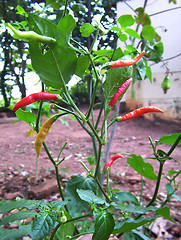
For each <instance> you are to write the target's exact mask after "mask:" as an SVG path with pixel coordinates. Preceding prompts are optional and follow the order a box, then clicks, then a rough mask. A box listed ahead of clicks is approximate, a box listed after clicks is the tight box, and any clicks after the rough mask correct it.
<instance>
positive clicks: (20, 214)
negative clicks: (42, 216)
mask: <svg viewBox="0 0 181 240" xmlns="http://www.w3.org/2000/svg"><path fill="white" fill-rule="evenodd" d="M36 214H37V213H36V212H28V211H26V212H25V211H21V212H17V213H14V214H11V215H8V216H6V217H4V218H1V220H0V225H4V224H6V223H12V222H14V221H19V220H22V219H26V218H30V217H35V215H36Z"/></svg>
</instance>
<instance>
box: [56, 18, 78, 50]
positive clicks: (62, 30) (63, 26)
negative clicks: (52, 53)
mask: <svg viewBox="0 0 181 240" xmlns="http://www.w3.org/2000/svg"><path fill="white" fill-rule="evenodd" d="M75 27H76V22H75V19H74V18H73V17H72V15H66V16H65V17H64V18H62V19H61V20H60V22H59V23H58V24H57V27H56V30H57V42H58V45H60V46H63V47H65V46H67V47H69V42H70V38H71V37H72V31H73V30H74V28H75Z"/></svg>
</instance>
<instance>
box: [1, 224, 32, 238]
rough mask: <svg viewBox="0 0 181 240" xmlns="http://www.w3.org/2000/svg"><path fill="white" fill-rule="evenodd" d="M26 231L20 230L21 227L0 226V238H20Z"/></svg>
mask: <svg viewBox="0 0 181 240" xmlns="http://www.w3.org/2000/svg"><path fill="white" fill-rule="evenodd" d="M28 233H29V231H25V230H21V229H17V230H14V229H12V230H9V229H6V230H4V229H3V228H2V227H0V239H1V240H10V239H11V240H17V239H21V238H22V237H23V236H25V235H26V234H28Z"/></svg>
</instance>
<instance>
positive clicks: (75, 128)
mask: <svg viewBox="0 0 181 240" xmlns="http://www.w3.org/2000/svg"><path fill="white" fill-rule="evenodd" d="M97 115H98V110H95V116H97ZM63 119H64V120H66V121H67V122H68V123H69V126H68V127H67V126H66V125H65V124H62V123H61V122H60V121H57V122H55V123H54V125H53V128H52V129H51V130H50V132H49V134H48V136H47V138H46V144H47V146H48V148H49V149H50V152H51V154H52V156H53V158H55V159H56V158H57V156H58V154H59V151H60V149H61V147H62V146H63V145H64V143H65V142H66V141H67V142H68V144H67V146H66V148H65V149H64V151H63V153H62V155H61V157H65V160H64V161H63V162H62V163H61V164H60V168H59V169H60V175H61V178H62V179H69V178H70V176H71V175H74V174H81V175H83V176H85V175H86V171H85V169H84V168H83V167H82V165H81V164H80V160H81V161H83V162H84V163H85V164H86V165H87V166H88V167H89V165H88V163H87V160H86V157H87V156H90V155H91V153H92V143H91V139H90V137H89V135H88V134H87V133H86V132H85V131H83V130H82V128H81V126H80V125H79V124H78V123H77V122H76V121H74V120H72V119H70V118H68V117H64V118H63ZM14 120H16V118H15V117H13V118H7V117H3V118H0V143H1V144H0V199H8V197H7V198H6V196H7V195H6V194H7V193H12V192H17V191H18V193H21V192H22V194H23V196H25V197H27V195H26V194H25V191H28V190H27V189H29V188H28V187H29V186H28V185H31V176H34V174H35V163H36V152H35V149H34V141H35V136H36V135H35V134H34V135H33V136H28V135H27V132H28V131H29V130H30V127H29V125H28V124H27V123H24V122H15V123H13V121H14ZM110 130H111V129H110ZM180 130H181V126H180V125H179V124H178V123H170V122H166V121H163V120H159V119H156V120H155V121H153V122H152V121H149V120H146V119H144V118H141V117H140V118H137V119H134V120H131V121H127V122H123V123H119V124H118V125H117V128H116V134H115V136H114V141H113V144H112V146H111V151H110V156H112V155H114V154H116V153H121V154H124V153H129V154H136V155H141V156H142V157H143V158H145V157H148V158H149V157H152V156H153V155H152V148H151V144H150V142H149V139H148V136H151V138H152V139H153V140H156V139H160V137H162V136H164V135H170V134H173V133H179V132H180ZM108 135H110V133H109V134H108ZM159 148H160V149H162V150H164V151H166V152H167V151H168V150H169V146H168V145H164V144H160V146H159ZM104 152H105V151H104ZM171 156H172V157H173V158H174V159H176V160H177V161H178V162H181V147H180V146H178V147H177V148H176V149H175V151H174V152H173V154H172V155H171ZM146 161H148V162H151V163H152V165H153V166H154V170H155V173H158V166H159V164H158V162H157V161H156V160H151V159H147V160H146ZM38 169H39V172H40V175H39V176H41V174H42V172H43V175H44V178H46V177H47V178H49V180H50V181H51V179H55V174H54V172H53V171H51V170H52V169H53V166H52V164H51V162H50V160H49V159H48V157H47V155H46V152H45V150H44V149H43V148H42V151H41V154H40V158H39V162H38ZM175 169H177V170H178V169H180V165H179V164H178V163H176V162H174V161H173V160H170V161H167V162H166V163H165V165H164V170H163V174H166V175H168V174H167V173H168V170H175ZM45 173H46V174H45ZM47 173H48V175H47ZM45 175H46V176H45ZM111 179H112V184H114V187H115V188H119V189H120V190H129V191H131V192H133V193H134V194H136V195H139V192H140V189H141V181H140V176H139V175H138V174H137V173H136V172H135V171H134V170H133V169H132V168H131V167H130V166H129V165H128V164H127V157H126V155H125V158H124V159H119V160H117V161H116V162H115V163H114V164H113V166H112V168H111ZM179 180H181V176H179V177H178V179H177V181H179ZM166 183H167V180H166V179H165V178H164V177H162V183H161V186H160V191H159V196H160V198H163V197H164V196H165V195H164V194H165V184H166ZM50 184H51V182H50ZM154 188H155V181H150V180H147V179H146V178H144V188H143V189H144V191H143V199H144V200H145V201H149V199H150V198H151V196H152V193H153V192H154ZM23 191H24V192H23ZM52 191H53V190H52ZM177 195H178V196H179V197H180V198H181V187H179V189H178V191H177ZM15 196H16V194H15ZM43 197H46V196H43ZM10 198H13V197H10ZM173 205H174V206H175V207H176V205H177V207H176V209H175V211H176V212H177V215H178V216H177V217H178V219H177V221H178V223H179V224H181V211H180V210H179V209H180V207H181V204H180V203H178V202H176V201H175V200H174V202H172V203H171V205H169V206H171V207H172V206H173ZM175 211H174V212H175ZM179 211H180V212H179ZM179 234H180V233H178V236H179Z"/></svg>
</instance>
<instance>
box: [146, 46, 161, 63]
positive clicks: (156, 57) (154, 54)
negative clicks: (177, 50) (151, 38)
mask: <svg viewBox="0 0 181 240" xmlns="http://www.w3.org/2000/svg"><path fill="white" fill-rule="evenodd" d="M163 52H164V46H163V43H162V42H158V43H156V44H155V45H154V47H153V48H152V49H151V50H150V52H149V55H150V57H149V59H150V60H152V61H154V62H156V63H158V62H159V61H160V60H161V58H162V54H163Z"/></svg>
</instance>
